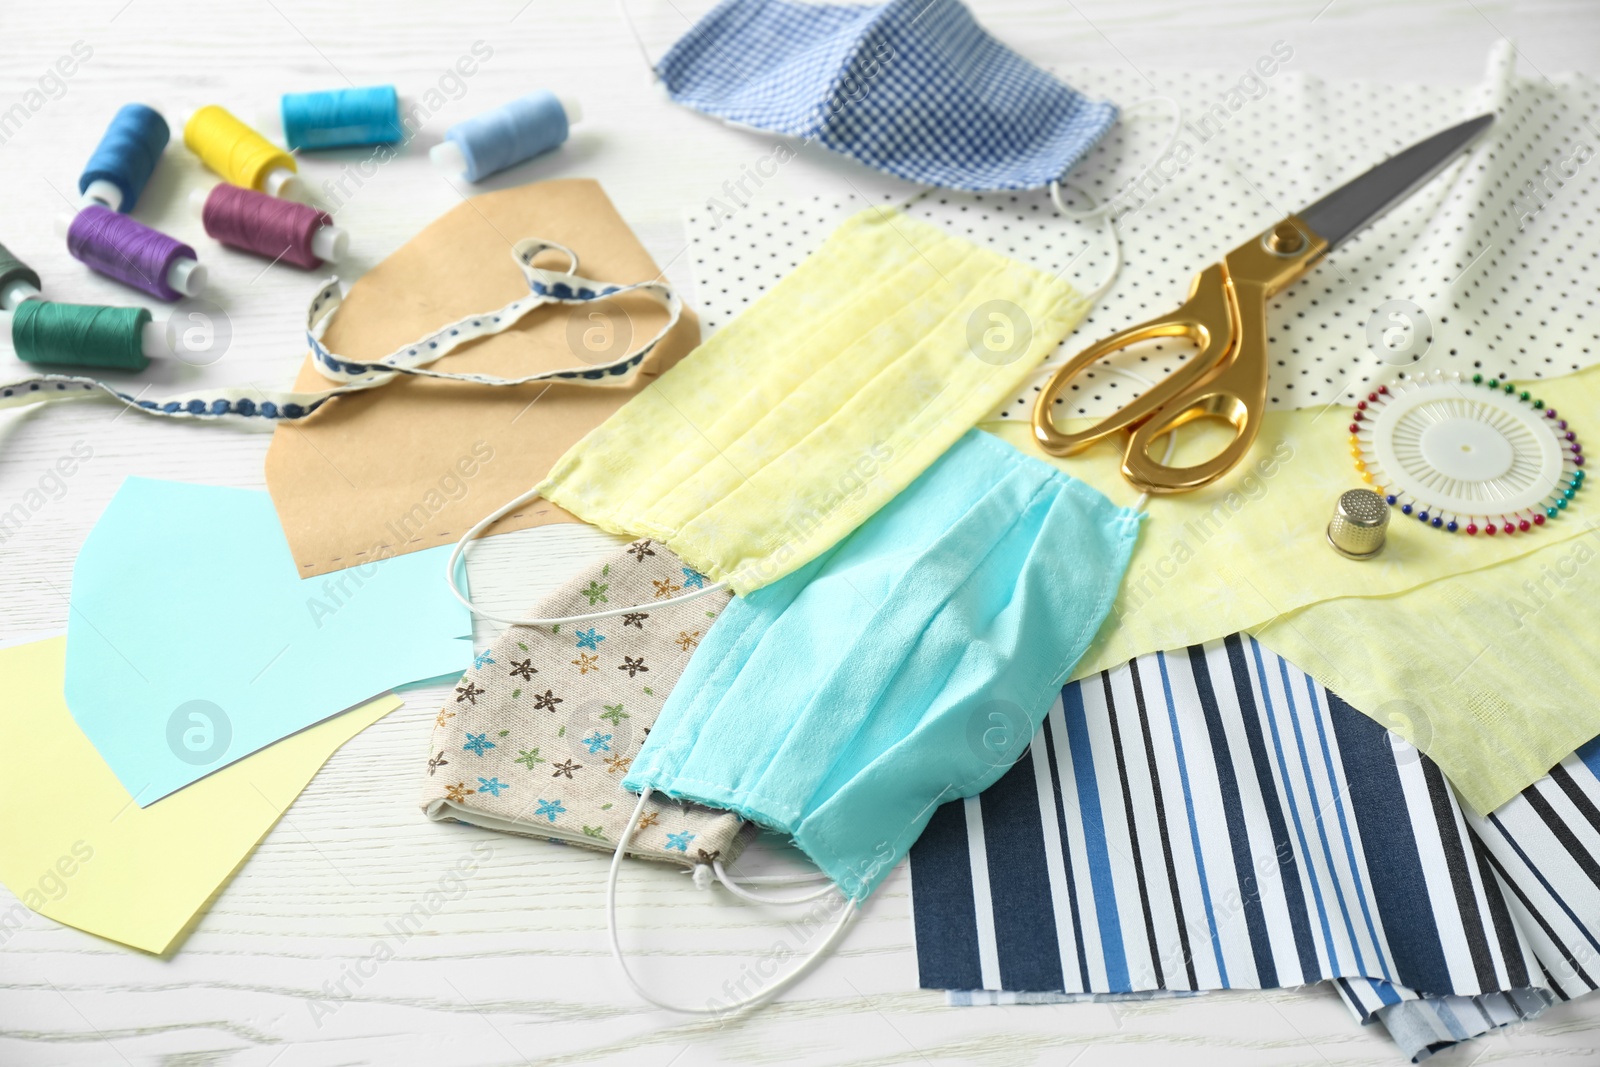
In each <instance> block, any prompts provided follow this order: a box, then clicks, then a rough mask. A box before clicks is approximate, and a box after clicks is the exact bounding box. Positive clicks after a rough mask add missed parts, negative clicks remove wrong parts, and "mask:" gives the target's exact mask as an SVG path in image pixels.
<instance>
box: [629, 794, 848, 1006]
mask: <svg viewBox="0 0 1600 1067" xmlns="http://www.w3.org/2000/svg"><path fill="white" fill-rule="evenodd" d="M654 792H655V791H654V790H652V789H646V790H645V791H644V792H643V793H641V794H639V803H637V804H635V805H634V808H633V814H632V815H630V816H629V817H628V825H627V827H626V828H625V829H624V830H623V831H622V838H621V840H619V841H618V842H617V850H616V851H615V852H613V853H612V854H611V869H610V870H609V871H608V872H606V933H607V934H608V935H609V937H610V939H611V955H612V956H613V957H614V958H615V959H616V961H617V966H618V967H621V968H622V976H623V977H624V978H626V979H627V980H628V985H629V986H630V987H632V989H633V991H634V992H635V993H637V994H638V995H639V996H640V997H641V998H642V999H644V1000H647V1001H649V1002H650V1003H651V1004H654V1005H655V1006H656V1007H658V1008H665V1009H666V1010H667V1011H676V1012H680V1013H682V1014H684V1015H725V1014H727V1013H728V1012H730V1011H737V1010H739V1009H740V1008H748V1007H752V1006H754V1005H756V1004H760V1003H762V1002H763V1001H765V1000H769V999H771V998H772V997H775V996H777V995H778V994H779V993H781V992H783V991H784V990H785V989H787V988H789V987H790V986H791V985H793V984H794V983H796V982H798V981H799V980H800V979H801V978H803V977H805V976H806V975H807V974H808V973H810V971H811V969H812V968H813V967H815V966H816V965H817V964H818V963H819V962H821V961H822V958H823V957H824V956H826V955H827V954H828V953H829V952H831V951H832V950H833V947H834V946H835V945H836V944H838V943H839V941H840V940H841V939H842V938H843V937H844V935H845V932H846V931H847V930H849V928H850V924H851V923H853V922H854V921H855V919H856V915H857V913H858V912H859V911H860V909H859V908H857V907H856V906H855V905H854V904H852V903H850V902H849V901H846V902H845V906H844V915H843V916H841V917H840V919H839V922H838V923H837V924H836V925H835V926H834V928H833V930H832V931H830V932H829V934H828V936H827V938H826V939H825V940H824V941H823V942H822V944H821V945H818V946H817V949H816V951H814V952H813V953H811V955H809V956H807V957H806V958H805V959H804V960H801V961H800V963H799V965H797V966H796V967H795V969H794V970H792V971H790V972H789V973H788V974H786V975H784V976H783V977H782V978H778V979H775V980H774V981H773V982H771V983H770V984H769V985H767V987H766V988H764V989H760V990H757V991H756V992H755V993H752V994H751V995H750V996H748V997H745V998H744V999H743V1000H736V1001H734V1002H733V1003H732V1004H728V1005H725V1006H723V1007H720V1008H693V1007H688V1006H686V1005H682V1004H669V1003H667V1002H666V1001H664V1000H658V999H657V998H656V997H655V996H654V995H652V994H651V993H649V992H647V991H646V990H645V988H644V987H643V986H642V985H640V984H639V981H638V979H636V978H634V976H633V972H632V971H630V970H628V962H627V960H626V959H625V958H624V957H623V955H622V942H621V941H620V939H619V938H618V937H617V872H618V871H619V870H620V869H621V867H622V855H623V851H624V850H625V849H626V848H627V843H628V840H629V839H630V838H631V837H632V836H633V831H634V829H635V827H636V826H637V825H638V822H639V816H640V815H641V814H643V813H644V806H645V804H646V802H648V801H649V799H650V797H651V796H652V795H653V793H654ZM830 888H831V886H830Z"/></svg>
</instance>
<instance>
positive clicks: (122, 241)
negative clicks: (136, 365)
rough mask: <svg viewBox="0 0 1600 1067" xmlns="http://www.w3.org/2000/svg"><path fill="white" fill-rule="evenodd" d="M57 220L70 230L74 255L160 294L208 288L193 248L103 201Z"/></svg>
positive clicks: (172, 296) (169, 296) (174, 296)
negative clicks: (119, 211) (68, 217)
mask: <svg viewBox="0 0 1600 1067" xmlns="http://www.w3.org/2000/svg"><path fill="white" fill-rule="evenodd" d="M57 226H58V227H62V228H64V229H65V230H66V237H67V251H69V252H71V253H72V255H73V258H75V259H77V260H79V261H80V262H82V263H84V264H86V265H87V266H88V267H89V268H90V269H91V270H95V271H99V272H100V273H101V274H104V275H105V276H106V277H108V278H115V279H116V280H117V281H119V282H122V283H123V284H124V285H131V286H133V287H134V288H135V289H138V290H140V291H141V292H145V293H149V294H150V295H151V296H153V297H156V298H157V299H159V300H182V299H183V298H184V297H186V296H199V295H200V293H201V292H202V291H203V290H204V289H205V285H206V269H205V267H203V266H202V265H201V264H200V262H199V260H198V258H197V257H196V256H195V253H194V249H193V248H190V247H189V246H188V245H186V244H184V243H183V242H182V241H179V240H176V239H174V238H171V237H168V236H167V235H166V234H164V233H162V232H161V231H159V230H152V229H151V228H150V227H148V226H146V225H145V224H144V223H142V222H139V221H137V220H135V219H131V218H129V217H128V216H126V215H119V214H117V213H116V212H115V211H112V210H111V209H110V208H108V207H105V206H104V205H101V204H90V205H89V206H88V207H86V208H84V209H83V210H82V211H80V212H78V213H77V214H76V215H74V216H72V217H71V219H70V220H65V219H63V220H58V222H57Z"/></svg>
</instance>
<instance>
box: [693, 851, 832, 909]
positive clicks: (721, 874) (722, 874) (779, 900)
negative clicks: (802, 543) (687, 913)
mask: <svg viewBox="0 0 1600 1067" xmlns="http://www.w3.org/2000/svg"><path fill="white" fill-rule="evenodd" d="M711 869H712V870H713V871H715V872H716V875H717V881H719V882H721V883H722V884H723V887H724V888H726V889H727V890H728V892H730V893H732V894H733V895H734V896H736V897H741V898H743V899H744V900H748V901H750V903H752V904H805V903H808V902H810V901H813V900H820V899H821V898H823V897H825V896H827V895H828V894H829V893H833V892H837V890H836V889H835V888H834V885H833V882H832V881H829V882H828V884H827V885H825V886H823V887H822V888H821V889H818V890H816V891H815V892H812V893H806V894H804V895H803V896H798V897H769V896H764V895H762V894H760V893H752V892H750V891H749V890H748V889H746V888H744V887H743V886H741V885H739V883H738V882H735V881H734V880H733V879H732V878H730V877H728V872H727V871H725V870H724V869H723V867H722V861H721V860H712V861H711ZM818 873H819V874H820V872H818ZM768 877H769V878H773V877H777V878H785V879H787V878H790V877H792V879H793V882H789V883H785V882H769V883H767V884H772V885H782V884H794V883H798V882H802V881H804V882H811V881H814V880H815V876H814V875H793V876H788V875H777V876H771V875H769V876H768ZM822 877H824V878H826V877H827V876H826V875H823V876H822ZM745 880H746V881H750V880H749V879H745Z"/></svg>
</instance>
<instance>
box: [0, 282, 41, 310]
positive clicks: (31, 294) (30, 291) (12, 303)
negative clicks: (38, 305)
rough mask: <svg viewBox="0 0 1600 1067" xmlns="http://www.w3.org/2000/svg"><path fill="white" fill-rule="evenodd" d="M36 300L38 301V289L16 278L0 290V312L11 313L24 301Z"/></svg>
mask: <svg viewBox="0 0 1600 1067" xmlns="http://www.w3.org/2000/svg"><path fill="white" fill-rule="evenodd" d="M38 299H40V295H39V290H38V288H36V287H35V286H33V285H30V284H29V283H27V282H25V281H23V280H22V279H21V278H17V279H14V280H12V281H9V282H7V283H6V285H5V288H3V289H0V310H5V311H13V310H15V309H16V306H17V305H18V304H20V303H22V302H23V301H24V300H38Z"/></svg>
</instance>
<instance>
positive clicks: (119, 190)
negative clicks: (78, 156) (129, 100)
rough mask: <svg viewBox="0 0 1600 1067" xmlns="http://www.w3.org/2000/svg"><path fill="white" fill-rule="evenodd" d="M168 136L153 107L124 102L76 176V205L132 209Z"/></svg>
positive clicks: (168, 133) (158, 159)
mask: <svg viewBox="0 0 1600 1067" xmlns="http://www.w3.org/2000/svg"><path fill="white" fill-rule="evenodd" d="M171 136H172V133H171V131H170V130H168V129H167V120H166V119H164V118H162V117H161V114H160V112H158V111H156V109H155V108H152V107H146V106H145V105H143V104H124V105H123V106H122V108H121V109H120V110H119V111H118V112H117V113H116V115H114V116H112V119H111V125H110V126H108V127H106V133H105V136H104V137H102V138H100V143H99V145H97V146H96V147H95V150H94V154H93V155H91V156H90V157H89V162H88V163H87V164H86V165H85V166H84V168H83V174H82V175H80V176H79V177H78V192H79V193H80V194H82V196H81V197H80V199H79V201H78V206H79V207H84V206H86V205H87V204H88V203H89V202H90V201H95V202H98V203H101V204H104V205H105V206H106V207H108V208H110V209H111V210H112V211H124V212H126V211H132V210H133V205H134V204H135V203H136V202H137V201H138V199H139V194H140V193H142V192H144V187H145V184H146V183H147V182H149V181H150V175H151V174H153V173H154V172H155V169H156V163H157V162H159V161H160V159H161V152H162V150H163V149H165V148H166V147H167V141H168V140H169V139H170V138H171Z"/></svg>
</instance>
